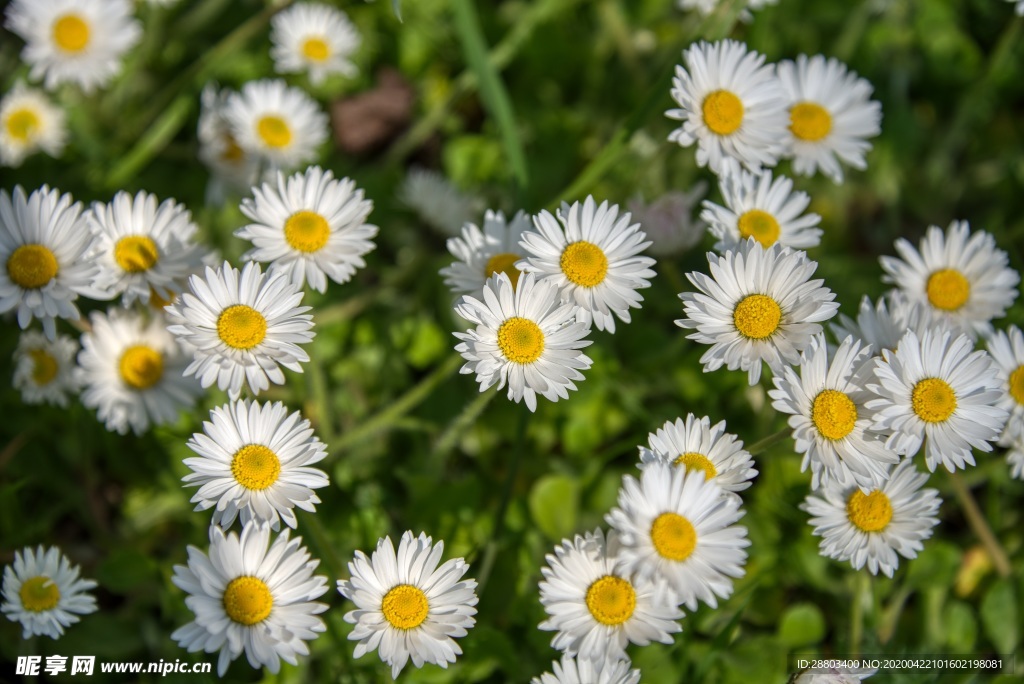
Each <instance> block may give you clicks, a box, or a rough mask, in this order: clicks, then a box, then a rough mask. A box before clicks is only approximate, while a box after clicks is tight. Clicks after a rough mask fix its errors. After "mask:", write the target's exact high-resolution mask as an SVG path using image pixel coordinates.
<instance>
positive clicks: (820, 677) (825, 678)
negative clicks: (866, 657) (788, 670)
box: [789, 667, 878, 684]
mask: <svg viewBox="0 0 1024 684" xmlns="http://www.w3.org/2000/svg"><path fill="white" fill-rule="evenodd" d="M876 672H878V669H877V668H873V667H869V668H853V669H851V668H848V667H830V668H827V669H820V670H804V671H801V672H797V673H795V674H794V675H793V676H792V677H791V678H790V680H789V684H857V682H862V681H864V680H865V679H867V678H868V677H870V676H871V675H873V674H875V673H876Z"/></svg>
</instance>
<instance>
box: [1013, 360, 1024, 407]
mask: <svg viewBox="0 0 1024 684" xmlns="http://www.w3.org/2000/svg"><path fill="white" fill-rule="evenodd" d="M1010 396H1011V397H1013V400H1014V401H1016V402H1017V403H1018V404H1022V405H1024V366H1017V369H1016V370H1015V371H1013V372H1012V373H1010Z"/></svg>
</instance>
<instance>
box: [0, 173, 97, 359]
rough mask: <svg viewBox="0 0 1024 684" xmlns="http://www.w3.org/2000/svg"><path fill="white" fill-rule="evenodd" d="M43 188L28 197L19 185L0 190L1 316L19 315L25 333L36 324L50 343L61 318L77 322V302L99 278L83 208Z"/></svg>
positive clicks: (79, 203) (69, 198)
mask: <svg viewBox="0 0 1024 684" xmlns="http://www.w3.org/2000/svg"><path fill="white" fill-rule="evenodd" d="M71 201H72V200H71V195H68V194H61V192H60V191H59V190H57V189H56V188H54V189H52V190H51V189H50V188H49V186H46V185H44V186H43V187H41V188H39V189H38V190H34V191H33V192H32V194H31V195H29V196H27V197H26V196H25V191H24V190H23V189H22V187H21V186H20V185H17V186H15V187H14V192H13V193H12V194H10V195H8V194H7V191H6V190H0V262H3V263H4V264H5V265H6V268H4V269H0V313H6V312H8V311H11V310H13V309H17V311H18V325H20V326H21V328H22V329H23V330H24V329H25V328H27V327H28V324H29V323H31V322H32V319H33V318H38V319H39V320H40V322H41V323H42V324H43V332H44V333H46V337H47V339H50V340H53V339H56V335H57V323H56V319H57V318H66V319H69V320H72V321H77V320H78V318H79V313H78V307H77V306H75V300H76V299H78V295H79V294H84V293H87V292H88V291H89V289H90V287H91V283H92V280H93V278H94V276H95V273H96V266H95V264H94V263H93V262H92V260H91V259H87V258H85V256H86V254H87V253H88V252H89V248H90V246H91V244H92V235H91V233H90V232H89V229H88V228H87V227H86V226H85V224H84V221H83V220H82V204H81V202H75V203H74V204H72V203H71Z"/></svg>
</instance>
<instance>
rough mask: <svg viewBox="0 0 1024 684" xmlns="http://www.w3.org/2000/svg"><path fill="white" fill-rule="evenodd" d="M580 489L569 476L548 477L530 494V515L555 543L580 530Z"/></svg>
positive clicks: (539, 481) (541, 480) (538, 481)
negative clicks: (577, 523) (577, 525)
mask: <svg viewBox="0 0 1024 684" xmlns="http://www.w3.org/2000/svg"><path fill="white" fill-rule="evenodd" d="M579 498H580V492H579V485H578V484H577V482H576V480H575V479H573V478H571V477H568V476H567V475H545V476H544V477H542V478H540V479H539V480H537V484H535V485H534V486H533V489H532V490H530V499H529V505H530V515H531V516H533V520H534V522H536V523H537V527H539V528H540V529H541V531H542V532H543V533H544V534H546V535H547V536H548V537H549V538H551V539H562V538H563V537H567V536H569V535H570V534H572V533H573V532H574V531H575V530H576V519H577V513H578V510H579Z"/></svg>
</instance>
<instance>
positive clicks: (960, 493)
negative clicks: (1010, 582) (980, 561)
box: [949, 473, 1013, 577]
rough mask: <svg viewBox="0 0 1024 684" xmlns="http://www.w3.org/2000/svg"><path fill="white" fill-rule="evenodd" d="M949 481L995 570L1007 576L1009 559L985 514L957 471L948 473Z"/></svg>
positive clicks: (1002, 575) (1009, 572) (1009, 571)
mask: <svg viewBox="0 0 1024 684" xmlns="http://www.w3.org/2000/svg"><path fill="white" fill-rule="evenodd" d="M949 481H950V483H951V484H952V485H953V492H954V493H955V494H956V498H957V500H958V501H959V502H960V506H961V507H962V508H963V510H964V515H965V516H966V517H967V523H968V524H969V525H970V526H971V529H972V530H974V533H975V534H976V535H978V539H979V540H981V543H982V545H983V546H984V547H985V550H986V551H988V555H989V557H990V558H991V559H992V565H994V566H995V568H996V572H998V573H999V575H1000V576H1001V577H1009V576H1010V574H1011V573H1012V571H1013V570H1012V568H1011V566H1010V559H1009V557H1008V556H1007V555H1006V551H1004V550H1003V547H1002V545H1001V544H1000V543H999V540H998V539H997V538H996V535H995V533H994V532H992V528H991V527H989V524H988V521H987V520H985V516H984V515H983V514H982V512H981V508H979V507H978V502H977V501H975V499H974V496H973V495H972V494H971V490H970V489H968V488H967V484H966V483H965V482H964V481H963V479H962V478H961V477H960V474H959V473H949Z"/></svg>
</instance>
